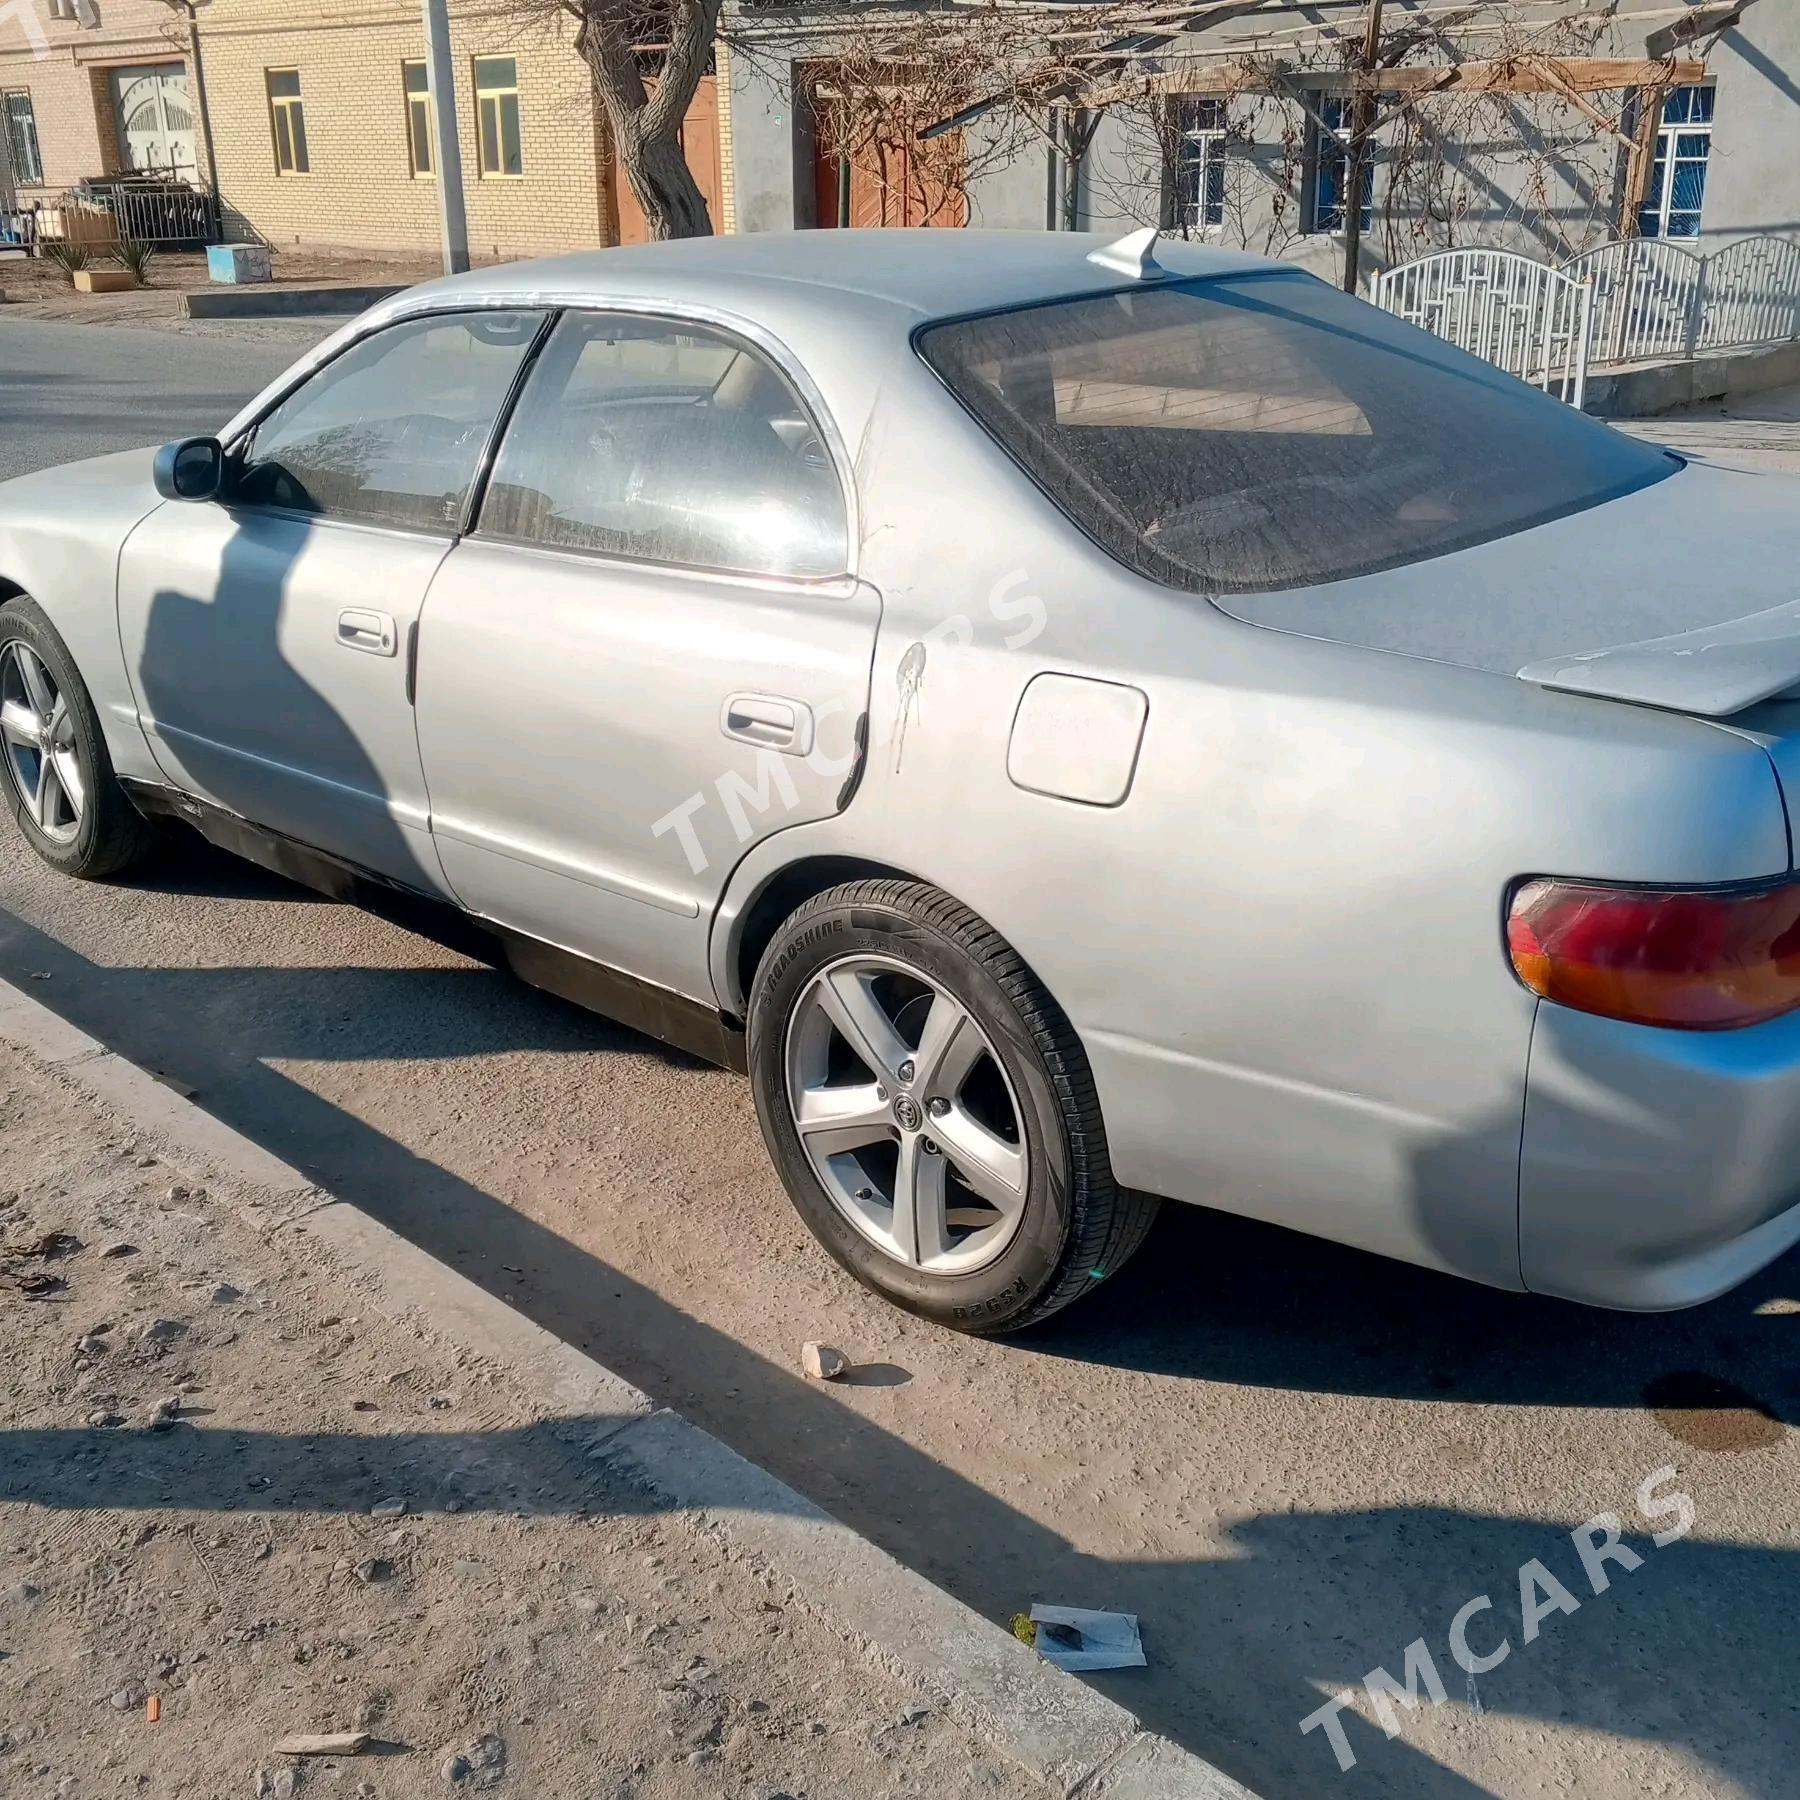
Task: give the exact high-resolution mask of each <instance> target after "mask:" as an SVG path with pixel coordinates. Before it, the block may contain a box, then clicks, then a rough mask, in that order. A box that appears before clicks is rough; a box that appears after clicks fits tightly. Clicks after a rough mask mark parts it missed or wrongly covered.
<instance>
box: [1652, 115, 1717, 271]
mask: <svg viewBox="0 0 1800 1800" xmlns="http://www.w3.org/2000/svg"><path fill="white" fill-rule="evenodd" d="M1712 121H1713V90H1712V89H1711V88H1710V87H1705V86H1699V85H1696V86H1694V87H1678V88H1671V89H1670V90H1669V92H1668V94H1667V95H1665V96H1664V99H1663V106H1662V118H1661V119H1660V120H1659V121H1658V122H1657V127H1656V160H1655V162H1653V163H1652V164H1651V166H1650V182H1649V186H1648V187H1647V188H1646V189H1645V191H1644V202H1643V204H1642V205H1641V206H1640V207H1639V208H1638V235H1639V236H1640V237H1647V238H1653V237H1670V238H1694V237H1698V236H1699V235H1700V207H1701V202H1702V201H1703V200H1704V199H1705V198H1706V162H1707V158H1708V157H1709V156H1710V155H1711V154H1712Z"/></svg>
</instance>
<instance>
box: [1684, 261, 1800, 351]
mask: <svg viewBox="0 0 1800 1800" xmlns="http://www.w3.org/2000/svg"><path fill="white" fill-rule="evenodd" d="M1696 312H1697V314H1698V316H1699V325H1698V327H1697V330H1696V333H1695V341H1696V343H1697V345H1698V347H1699V348H1700V349H1702V350H1728V349H1739V348H1742V347H1744V346H1746V345H1751V344H1776V343H1780V342H1781V341H1782V340H1783V339H1785V338H1791V337H1800V244H1796V243H1795V242H1794V241H1793V240H1792V239H1791V238H1778V237H1752V238H1742V239H1740V240H1739V241H1738V242H1737V243H1735V244H1727V245H1726V246H1725V248H1724V249H1723V250H1715V251H1714V252H1713V253H1712V255H1710V256H1709V257H1707V258H1705V268H1704V269H1703V270H1702V272H1701V298H1700V301H1699V303H1698V305H1697V306H1696Z"/></svg>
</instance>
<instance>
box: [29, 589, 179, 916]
mask: <svg viewBox="0 0 1800 1800" xmlns="http://www.w3.org/2000/svg"><path fill="white" fill-rule="evenodd" d="M0 704H6V705H10V707H11V709H12V710H11V711H10V713H9V714H8V715H7V716H8V717H9V718H10V719H11V720H12V721H13V728H12V729H9V730H6V731H5V732H4V734H3V735H0V753H3V754H4V756H5V767H4V768H0V794H3V795H4V799H5V804H6V808H7V811H8V812H10V813H11V815H12V817H13V819H14V821H15V822H16V823H17V825H18V827H19V835H20V836H21V837H23V838H24V840H25V842H26V843H27V844H29V845H30V846H31V848H32V849H33V850H35V851H36V852H37V854H38V855H39V856H40V857H42V858H43V860H44V861H45V862H47V863H48V864H49V865H50V867H51V868H53V869H55V870H57V871H58V872H59V873H60V874H63V875H73V876H75V877H76V878H77V879H78V880H81V881H100V880H103V879H105V878H106V877H107V876H109V875H117V874H119V873H120V872H121V871H122V870H124V869H127V868H129V867H130V866H131V865H132V864H133V863H135V862H138V861H140V860H141V859H142V858H143V857H144V856H145V855H146V854H148V852H149V850H150V849H151V847H152V845H153V844H154V843H155V841H156V834H155V832H154V830H153V829H152V827H151V826H150V824H149V822H148V821H147V820H146V819H145V818H144V816H143V814H142V813H140V812H139V811H138V810H137V808H136V807H135V806H133V805H132V803H131V800H130V798H129V796H127V794H126V792H125V790H124V789H123V788H122V787H121V786H120V785H119V780H118V777H117V776H116V775H115V774H114V773H113V766H112V757H111V756H110V755H109V754H108V753H107V748H106V738H105V736H104V734H103V733H102V732H101V730H100V720H99V718H98V716H97V715H96V714H95V712H94V703H93V700H92V699H91V698H90V697H89V695H88V691H87V684H86V683H85V682H84V681H83V680H82V679H81V674H80V672H79V671H78V670H77V669H76V667H75V661H74V658H73V657H71V656H70V655H69V652H68V649H67V647H66V646H65V645H64V643H63V641H62V639H61V638H60V637H58V636H57V634H56V628H55V626H53V625H52V624H51V623H50V621H49V620H48V619H47V618H46V617H45V616H44V613H43V610H42V608H41V607H39V606H38V605H37V603H36V602H35V601H33V600H30V599H28V598H26V597H25V596H23V595H20V596H19V597H17V598H16V599H12V600H9V601H7V602H6V604H5V605H4V606H0ZM32 719H35V722H36V725H38V726H41V727H45V728H46V729H45V733H44V741H42V742H38V741H36V740H35V739H33V738H31V736H30V733H29V732H28V731H27V730H26V729H25V726H26V725H27V723H28V722H29V721H30V720H32ZM46 763H48V764H49V771H48V776H47V777H46V771H45V767H44V765H45V764H46ZM46 779H47V782H48V785H47V787H46ZM40 815H41V816H40Z"/></svg>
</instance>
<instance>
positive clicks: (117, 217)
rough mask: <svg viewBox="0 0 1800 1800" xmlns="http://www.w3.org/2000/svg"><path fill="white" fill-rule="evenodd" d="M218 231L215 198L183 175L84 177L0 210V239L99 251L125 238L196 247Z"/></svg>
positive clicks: (173, 247)
mask: <svg viewBox="0 0 1800 1800" xmlns="http://www.w3.org/2000/svg"><path fill="white" fill-rule="evenodd" d="M219 235H220V233H219V205H218V201H217V199H216V198H215V197H214V196H213V194H212V193H211V192H210V191H209V190H208V189H206V188H204V187H201V186H198V185H196V184H194V183H192V182H186V181H143V180H138V179H135V178H127V177H116V178H109V179H106V180H97V181H84V182H82V183H81V184H80V186H78V187H72V188H66V189H64V190H62V191H61V192H59V193H53V194H50V195H47V196H46V197H44V198H43V199H40V200H34V201H33V202H32V204H31V205H30V206H29V207H17V206H15V208H14V209H13V210H12V211H10V212H4V213H0V242H12V243H16V244H23V245H25V246H26V247H27V248H31V249H35V248H37V247H38V246H40V245H43V244H56V243H62V244H75V245H79V246H80V247H82V248H83V249H86V250H92V251H95V252H96V253H100V254H104V253H106V252H107V251H110V250H113V249H116V248H117V247H118V245H119V244H120V243H121V242H122V241H129V242H132V243H138V244H154V245H155V246H156V247H157V248H158V249H160V250H198V249H201V248H203V247H204V246H205V245H207V244H216V243H218V242H219Z"/></svg>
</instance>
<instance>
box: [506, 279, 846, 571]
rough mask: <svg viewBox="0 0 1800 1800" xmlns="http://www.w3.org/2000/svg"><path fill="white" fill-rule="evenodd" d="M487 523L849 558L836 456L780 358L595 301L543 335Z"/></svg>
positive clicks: (567, 545) (758, 567)
mask: <svg viewBox="0 0 1800 1800" xmlns="http://www.w3.org/2000/svg"><path fill="white" fill-rule="evenodd" d="M481 531H482V534H483V535H484V536H490V537H503V538H511V539H514V540H517V541H522V542H525V543H533V544H543V545H545V546H548V547H550V548H553V549H562V550H586V551H598V552H602V553H605V554H609V555H617V556H631V557H640V558H643V559H646V560H649V561H654V562H668V563H682V564H686V565H688V566H690V567H695V568H703V569H720V570H729V571H733V572H737V573H742V574H752V575H787V576H807V577H810V576H826V575H838V574H842V573H843V571H844V570H845V569H846V568H847V567H848V560H849V546H848V537H847V528H846V522H845V511H844V496H843V493H842V490H841V489H840V487H839V485H838V478H837V471H836V468H835V467H834V466H833V463H832V460H831V457H830V454H829V452H828V451H827V449H826V446H825V444H824V441H823V440H822V439H821V437H820V436H819V432H818V430H817V428H816V426H815V425H814V422H813V420H812V417H811V415H810V414H809V413H808V412H807V410H806V408H805V407H804V406H802V404H801V403H800V400H799V397H798V396H797V395H796V394H795V393H794V390H793V389H792V388H791V387H790V386H789V385H788V383H787V382H786V380H784V379H783V377H782V376H781V375H780V374H779V373H778V372H777V371H776V369H775V368H774V366H773V365H772V364H770V363H769V362H768V361H766V360H765V359H764V358H763V357H762V356H761V355H760V354H759V353H758V352H756V351H754V350H751V349H749V348H748V347H747V346H745V345H743V344H740V343H738V342H737V341H736V340H734V339H731V338H727V337H724V336H722V335H721V334H719V333H717V332H713V331H708V330H706V329H705V328H703V327H700V326H692V325H686V324H682V325H676V324H674V323H672V322H669V321H665V320H656V319H637V318H624V317H616V316H597V315H594V314H577V313H571V314H568V315H566V316H565V317H564V318H563V319H562V320H561V322H560V323H559V324H558V325H557V327H556V330H555V331H554V332H553V333H552V334H551V336H550V340H549V342H548V343H547V344H546V345H545V346H544V349H543V352H542V354H541V355H540V356H539V358H538V362H537V366H536V367H535V368H534V369H533V370H532V372H531V377H530V379H529V381H528V382H527V383H526V387H525V392H524V395H523V396H522V397H521V399H520V402H519V407H518V411H517V412H516V413H515V414H514V415H513V419H512V422H511V424H510V425H509V426H508V427H507V432H506V439H505V442H504V443H503V445H502V446H501V450H500V457H499V460H498V462H497V463H496V464H495V466H494V474H493V480H492V483H491V484H490V486H489V488H488V494H487V499H486V500H485V501H484V502H483V503H482V509H481Z"/></svg>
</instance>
